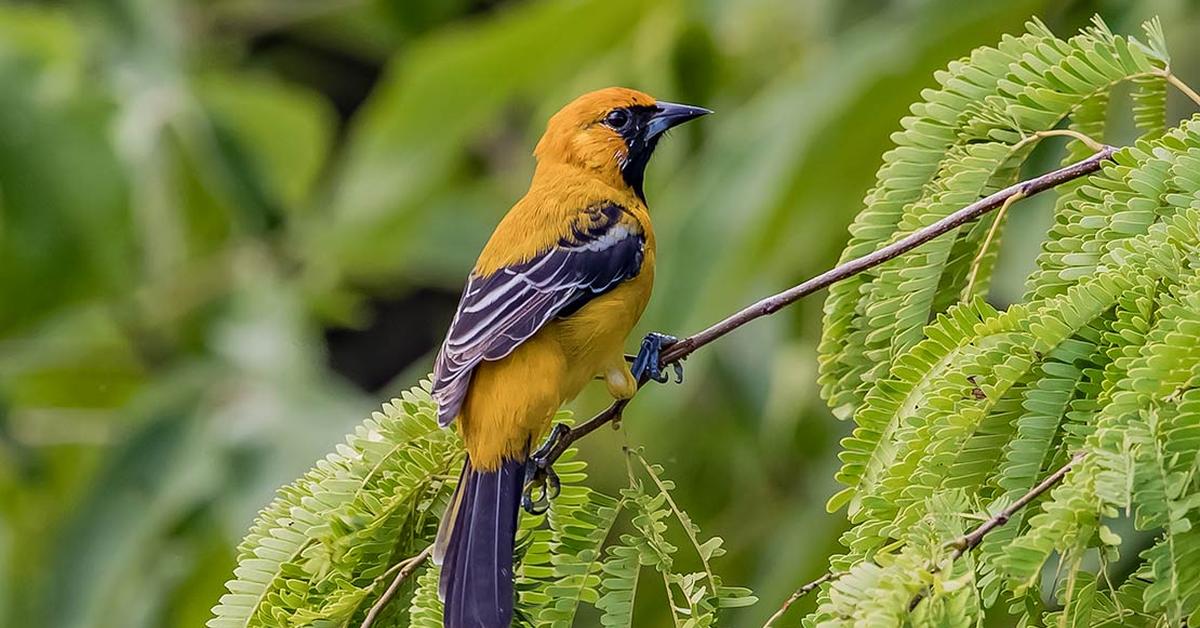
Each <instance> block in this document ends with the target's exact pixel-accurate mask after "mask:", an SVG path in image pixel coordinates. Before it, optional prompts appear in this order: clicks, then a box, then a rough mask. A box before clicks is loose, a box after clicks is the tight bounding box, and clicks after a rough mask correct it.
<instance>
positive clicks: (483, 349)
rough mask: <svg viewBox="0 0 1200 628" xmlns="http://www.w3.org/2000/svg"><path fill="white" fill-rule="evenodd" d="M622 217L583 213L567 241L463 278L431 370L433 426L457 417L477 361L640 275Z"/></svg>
mask: <svg viewBox="0 0 1200 628" xmlns="http://www.w3.org/2000/svg"><path fill="white" fill-rule="evenodd" d="M624 211H625V210H624V208H622V207H620V206H618V205H614V204H604V205H599V206H594V207H591V208H588V209H587V210H586V211H585V212H583V213H581V215H580V220H579V221H578V223H577V224H576V225H575V226H574V227H573V229H572V232H571V236H570V237H569V238H564V239H563V240H561V241H560V242H559V243H558V244H557V245H555V246H553V247H551V248H549V249H547V250H545V251H543V252H541V253H539V254H538V255H536V256H534V257H533V258H532V259H530V260H527V261H525V262H522V263H520V264H514V265H512V266H507V267H504V268H501V269H500V270H498V271H496V272H495V273H492V274H491V275H487V276H483V277H480V276H476V275H472V276H471V277H470V278H469V279H468V281H467V287H466V289H465V290H463V295H462V298H461V299H460V300H459V303H458V311H457V312H456V313H455V314H454V321H453V322H452V323H451V324H450V331H449V333H448V334H447V335H446V341H445V342H444V343H443V344H442V350H441V352H440V353H439V354H438V357H437V362H436V363H435V365H434V377H433V397H434V399H435V400H436V401H437V402H438V422H439V423H441V424H442V425H443V426H445V425H449V424H450V423H451V422H452V421H453V420H454V417H455V416H457V415H458V412H459V410H461V409H462V403H463V399H464V398H465V397H466V393H467V385H468V384H469V383H470V381H471V373H472V371H473V370H474V368H475V367H476V366H477V365H478V364H479V363H480V362H481V361H484V360H499V359H501V358H504V357H505V356H507V355H508V354H510V353H512V352H513V350H514V349H516V348H517V346H518V345H520V344H521V343H522V342H525V341H526V340H528V339H529V337H530V336H533V334H535V333H537V331H538V330H539V329H541V328H542V326H543V325H545V324H546V323H547V322H549V321H550V320H551V319H553V318H555V317H558V316H567V315H570V314H572V313H574V312H575V311H576V310H578V309H579V308H581V307H583V305H584V304H586V303H587V302H588V301H590V300H591V299H593V298H595V297H597V296H599V295H601V294H604V293H605V292H608V291H609V290H612V289H613V288H615V287H616V286H617V285H618V284H620V283H621V282H622V281H626V280H628V279H631V278H633V277H635V276H636V275H637V274H638V272H639V271H640V270H641V267H642V256H643V250H644V247H645V243H646V241H645V238H644V236H643V235H642V233H641V231H640V229H637V228H630V225H629V223H627V222H622V213H624ZM634 224H636V223H634Z"/></svg>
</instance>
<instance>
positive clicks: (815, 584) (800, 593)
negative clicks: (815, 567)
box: [762, 571, 842, 628]
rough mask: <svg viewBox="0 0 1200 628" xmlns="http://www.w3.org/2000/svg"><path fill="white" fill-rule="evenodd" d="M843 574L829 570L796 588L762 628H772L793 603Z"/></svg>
mask: <svg viewBox="0 0 1200 628" xmlns="http://www.w3.org/2000/svg"><path fill="white" fill-rule="evenodd" d="M841 576H842V574H841V573H837V574H835V573H833V572H832V571H827V572H825V575H823V576H821V577H820V578H817V579H816V580H813V581H812V582H810V583H808V584H806V585H804V586H802V587H800V588H799V589H796V591H795V592H794V593H792V595H791V596H790V597H788V599H787V600H786V601H785V602H784V603H783V606H780V607H779V610H777V611H775V614H774V615H771V616H770V617H769V618H767V623H765V624H763V625H762V628H771V625H772V624H774V623H775V622H776V621H777V620H778V619H779V618H780V617H783V614H784V613H786V612H787V610H788V608H790V607H791V606H792V604H795V603H796V600H799V599H800V598H802V597H804V596H806V595H808V594H809V593H812V592H813V591H816V590H817V589H818V588H819V587H820V586H821V585H823V584H825V583H826V582H829V581H830V580H836V579H837V578H840V577H841Z"/></svg>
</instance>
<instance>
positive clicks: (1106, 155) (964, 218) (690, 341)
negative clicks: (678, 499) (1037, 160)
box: [546, 145, 1117, 464]
mask: <svg viewBox="0 0 1200 628" xmlns="http://www.w3.org/2000/svg"><path fill="white" fill-rule="evenodd" d="M1116 151H1117V149H1116V148H1115V147H1113V146H1107V145H1104V146H1103V147H1102V148H1101V150H1099V151H1097V152H1096V153H1095V154H1094V155H1092V156H1091V157H1088V158H1086V159H1083V160H1081V161H1077V162H1075V163H1073V164H1070V165H1068V166H1064V167H1062V168H1059V169H1058V170H1054V171H1052V172H1048V173H1046V174H1044V175H1041V176H1039V177H1035V178H1033V179H1029V180H1028V181H1022V182H1019V183H1016V184H1014V185H1011V186H1009V187H1007V188H1004V189H1003V190H1000V191H999V192H996V193H995V194H992V195H990V196H987V197H985V198H982V199H980V200H978V201H975V202H974V203H972V204H970V205H968V206H966V207H964V208H962V209H960V210H958V211H956V212H954V213H953V214H950V215H949V216H946V217H945V218H943V219H941V220H939V221H937V222H935V223H933V224H932V225H929V226H927V227H924V228H922V229H920V230H919V231H915V232H913V233H911V234H909V235H907V236H905V237H904V238H902V239H900V240H897V241H896V242H893V243H891V244H888V245H886V246H884V247H882V248H880V249H878V250H876V251H875V252H873V253H869V254H867V255H864V256H862V257H858V258H855V259H852V260H850V261H848V262H845V263H842V264H839V265H837V266H835V267H833V268H831V269H829V270H827V271H825V272H823V273H821V274H820V275H817V276H816V277H813V278H811V279H809V280H808V281H805V282H804V283H801V284H800V285H797V286H793V287H792V288H789V289H787V290H784V291H783V292H780V293H778V294H775V295H772V296H769V297H767V298H765V299H762V300H761V301H758V302H757V303H754V304H752V305H749V306H747V307H745V308H743V309H742V310H740V311H738V312H736V313H734V314H732V315H730V316H729V317H727V318H725V319H724V320H722V321H720V322H718V323H716V324H714V325H712V326H711V327H709V328H707V329H705V330H703V331H700V332H698V333H696V334H693V335H691V336H688V337H687V338H684V339H682V340H680V341H679V342H676V343H675V344H672V345H670V346H669V347H667V348H666V349H664V350H663V352H662V356H661V358H660V367H661V368H665V367H666V366H667V365H669V364H673V363H675V362H679V361H680V360H683V359H684V358H686V357H688V356H689V355H691V354H692V353H694V352H695V351H696V350H697V349H700V348H701V347H703V346H705V345H708V344H710V343H711V342H713V341H714V340H717V339H718V338H721V337H722V336H725V335H727V334H729V333H730V332H732V331H734V330H736V329H737V328H739V327H741V326H742V325H745V324H746V323H749V322H750V321H753V320H755V319H758V318H762V317H763V316H767V315H769V314H773V313H775V312H776V311H778V310H780V309H782V308H784V307H787V306H788V305H791V304H792V303H795V302H796V301H798V300H800V299H801V298H803V297H806V296H808V295H810V294H812V293H814V292H817V291H818V290H821V289H823V288H827V287H829V286H831V285H833V284H835V283H838V282H839V281H843V280H845V279H849V278H850V277H853V276H855V275H857V274H859V273H861V272H863V271H866V270H869V269H871V268H874V267H876V266H878V265H880V264H882V263H884V262H887V261H890V260H892V259H895V258H897V257H899V256H900V255H903V254H904V253H907V252H909V251H911V250H913V249H915V248H917V247H918V246H921V245H922V244H925V243H926V242H928V241H930V240H932V239H934V238H936V237H938V236H940V235H942V234H944V233H947V232H949V231H953V230H954V229H957V228H958V227H961V226H962V225H964V224H966V223H968V222H971V221H973V220H976V219H978V218H979V217H980V216H983V215H985V214H987V213H988V212H991V211H994V210H995V209H997V208H999V207H1001V206H1002V205H1004V203H1005V202H1006V201H1008V199H1009V198H1011V197H1013V196H1017V195H1020V196H1021V197H1030V196H1033V195H1035V194H1038V193H1039V192H1044V191H1046V190H1049V189H1051V188H1053V187H1055V186H1058V185H1061V184H1063V183H1066V182H1067V181H1073V180H1075V179H1078V178H1079V177H1083V176H1087V175H1089V174H1092V173H1093V172H1096V171H1097V170H1099V169H1100V168H1101V167H1102V166H1103V165H1104V163H1105V162H1107V161H1109V160H1111V159H1112V156H1113V153H1115V152H1116ZM627 405H629V400H628V399H619V400H617V401H615V402H613V404H612V405H610V406H609V407H608V408H606V409H605V410H604V411H602V412H600V413H599V414H597V415H596V416H594V417H592V418H591V419H588V420H587V421H586V422H584V423H581V424H580V425H578V426H577V427H575V428H573V429H571V431H569V432H567V433H566V434H565V435H563V437H562V438H559V439H558V442H557V443H556V444H555V446H554V448H553V449H551V450H550V451H549V452H548V454H547V456H546V463H547V464H552V463H553V462H554V461H555V460H558V458H559V456H561V455H562V454H563V452H565V451H566V450H567V449H568V448H570V447H571V445H572V444H573V443H574V442H575V441H577V440H579V439H580V438H583V437H584V436H587V435H588V434H590V433H591V432H593V431H595V430H596V428H598V427H600V426H601V425H604V424H605V423H608V422H610V421H613V420H615V419H618V418H620V416H621V412H622V411H623V410H624V409H625V406H627Z"/></svg>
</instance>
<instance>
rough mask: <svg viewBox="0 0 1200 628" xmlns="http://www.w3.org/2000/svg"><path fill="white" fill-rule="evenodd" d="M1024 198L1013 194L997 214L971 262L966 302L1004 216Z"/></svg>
mask: <svg viewBox="0 0 1200 628" xmlns="http://www.w3.org/2000/svg"><path fill="white" fill-rule="evenodd" d="M1022 198H1025V196H1024V195H1023V194H1021V193H1020V192H1017V193H1016V194H1013V195H1012V196H1010V197H1008V199H1007V200H1005V201H1004V204H1003V205H1001V206H1000V211H998V212H996V219H995V220H994V221H992V227H991V229H988V232H987V237H986V238H984V240H983V246H980V247H979V254H978V255H976V256H975V259H974V260H972V262H971V276H970V277H968V278H967V287H966V288H965V289H964V290H963V292H962V298H963V300H964V301H966V300H967V299H970V298H971V292H972V291H974V289H975V278H976V277H977V276H978V275H979V268H980V267H981V266H983V258H984V257H987V252H988V248H989V247H991V246H992V240H993V239H994V238H995V237H996V232H997V231H999V230H1000V223H1001V222H1003V221H1004V215H1005V214H1006V213H1008V206H1009V205H1012V204H1013V203H1015V202H1017V201H1019V200H1021V199H1022Z"/></svg>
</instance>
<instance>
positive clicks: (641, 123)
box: [621, 106, 658, 203]
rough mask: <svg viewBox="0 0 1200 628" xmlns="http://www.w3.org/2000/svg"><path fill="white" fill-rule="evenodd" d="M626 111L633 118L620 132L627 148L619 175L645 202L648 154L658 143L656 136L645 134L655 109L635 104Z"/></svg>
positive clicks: (652, 151)
mask: <svg viewBox="0 0 1200 628" xmlns="http://www.w3.org/2000/svg"><path fill="white" fill-rule="evenodd" d="M628 111H629V113H630V115H632V116H633V120H632V122H631V123H630V124H629V126H628V127H627V128H626V129H625V130H624V131H623V132H622V133H621V138H622V139H624V140H625V147H626V148H627V149H628V154H627V156H626V157H625V162H624V163H623V164H621V177H622V178H623V179H625V183H626V184H628V185H629V187H631V188H633V191H634V193H636V194H637V195H638V198H640V199H642V202H643V203H645V202H646V192H645V189H644V187H643V186H644V183H645V180H646V164H648V163H650V155H651V154H653V153H654V147H655V146H657V145H658V138H657V137H647V134H648V133H649V126H650V118H651V117H652V116H653V115H654V114H655V112H657V109H655V108H654V107H653V106H637V107H629V108H628Z"/></svg>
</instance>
